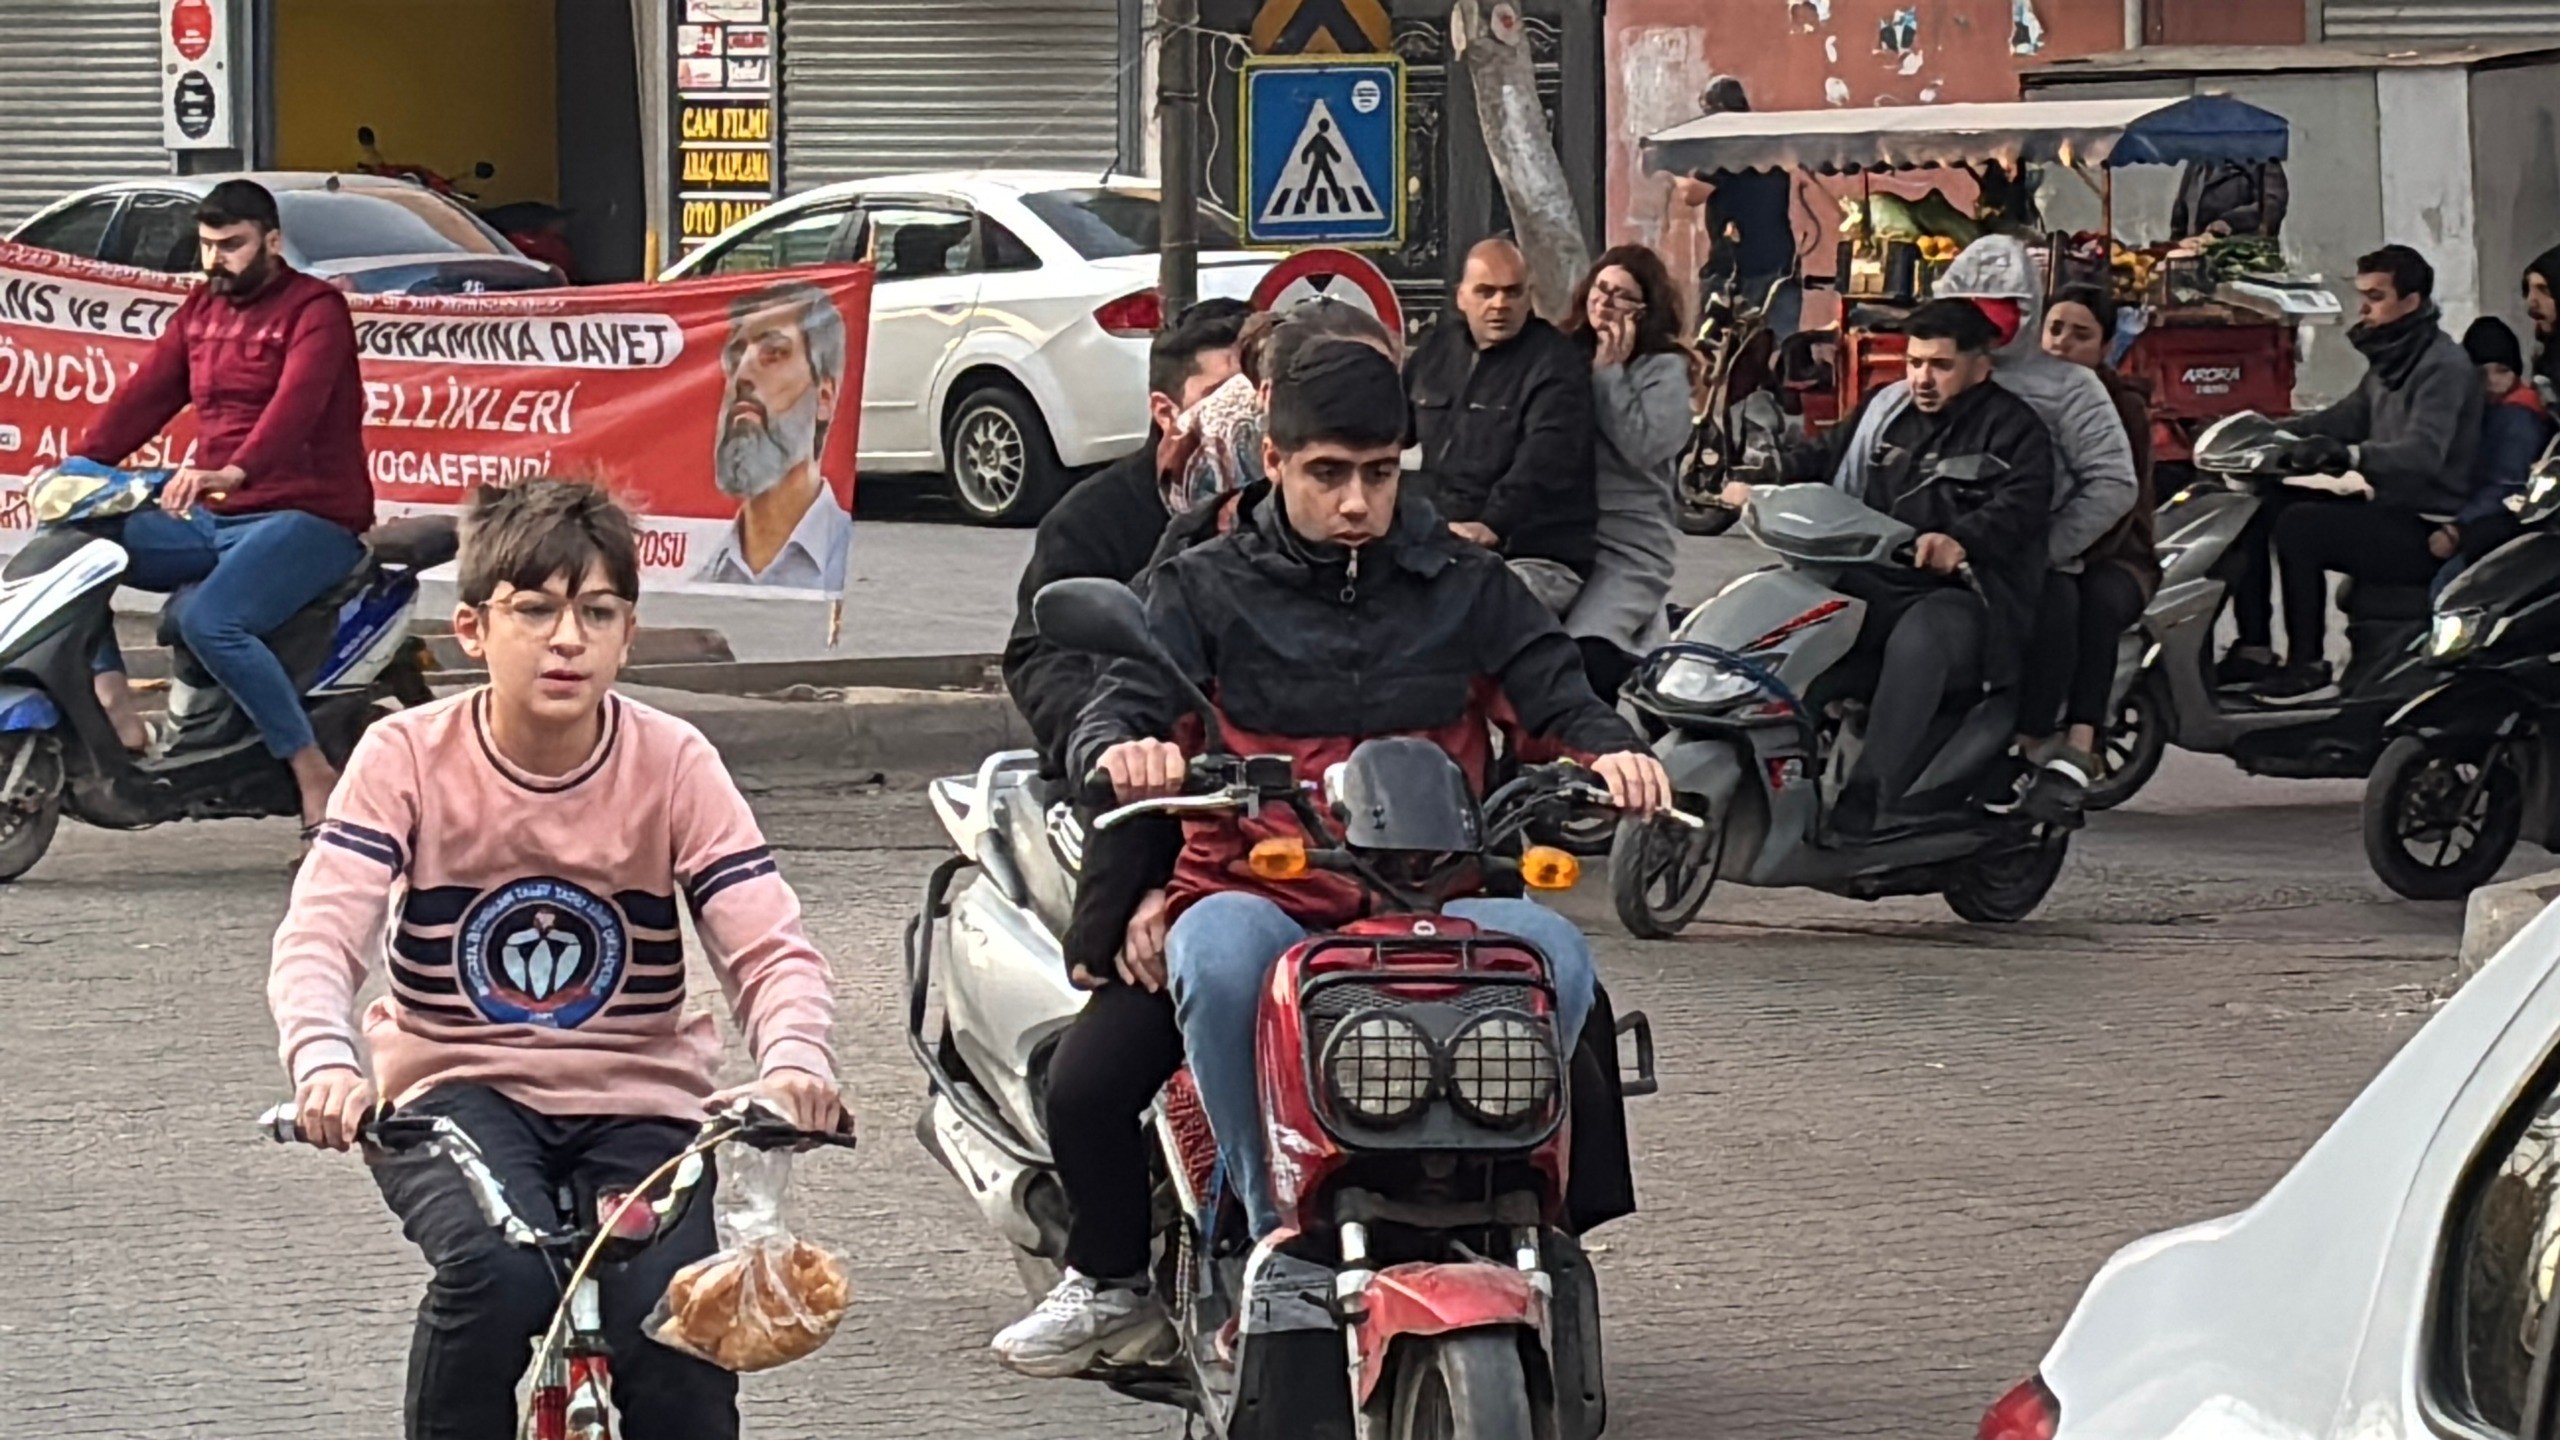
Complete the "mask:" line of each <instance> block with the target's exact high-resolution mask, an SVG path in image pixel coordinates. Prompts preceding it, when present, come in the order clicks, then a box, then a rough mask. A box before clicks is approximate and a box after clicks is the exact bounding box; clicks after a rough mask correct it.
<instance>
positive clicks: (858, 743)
mask: <svg viewBox="0 0 2560 1440" xmlns="http://www.w3.org/2000/svg"><path fill="white" fill-rule="evenodd" d="M621 688H622V690H623V692H624V693H625V694H627V695H629V696H630V697H631V698H632V699H634V700H638V701H640V702H641V703H643V704H646V705H653V706H656V707H657V708H659V709H661V710H664V711H667V712H668V713H669V714H673V715H680V716H682V717H683V718H684V719H686V720H688V721H690V722H692V724H693V725H694V726H695V727H696V728H697V729H699V730H701V731H702V733H703V734H704V736H706V737H707V738H708V739H709V740H710V741H711V743H712V745H713V746H714V747H715V748H717V749H718V750H719V752H720V757H721V758H722V759H723V760H725V761H727V762H728V765H729V770H730V773H732V774H734V775H735V776H737V778H738V783H739V784H740V785H741V786H744V787H746V788H748V789H767V788H772V787H774V786H779V785H786V784H808V783H811V782H813V781H829V780H833V781H845V782H855V781H861V780H866V779H869V778H871V777H872V776H874V775H945V774H948V775H957V774H962V773H965V772H968V771H973V770H975V769H977V767H978V763H979V762H980V761H981V760H984V759H985V758H986V757H987V755H988V754H989V753H991V752H993V751H997V750H1021V749H1028V748H1030V746H1031V731H1030V728H1029V727H1028V726H1027V725H1025V724H1024V723H1023V720H1022V716H1021V715H1020V713H1019V712H1017V711H1016V710H1015V709H1014V708H1013V702H1012V701H1011V700H1010V699H1008V698H1007V697H1005V696H1004V695H1002V694H989V693H985V692H969V691H936V690H899V689H888V688H865V689H853V690H846V691H842V692H840V693H836V694H830V695H828V696H827V697H826V698H821V699H810V700H798V701H780V700H756V699H749V698H747V697H744V696H737V695H711V694H703V693H700V692H697V691H689V690H669V689H663V688H660V687H657V686H650V685H626V686H623V687H621Z"/></svg>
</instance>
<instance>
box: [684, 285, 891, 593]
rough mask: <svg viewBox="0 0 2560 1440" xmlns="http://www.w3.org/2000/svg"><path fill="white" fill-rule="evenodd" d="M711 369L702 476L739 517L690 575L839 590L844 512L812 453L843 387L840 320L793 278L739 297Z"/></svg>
mask: <svg viewBox="0 0 2560 1440" xmlns="http://www.w3.org/2000/svg"><path fill="white" fill-rule="evenodd" d="M720 369H721V372H722V374H723V375H724V376H725V377H726V381H727V383H726V384H725V385H724V386H723V387H722V389H721V394H720V424H719V426H718V428H717V429H716V430H715V431H714V432H713V433H714V434H715V435H716V436H717V439H716V440H715V441H714V442H713V449H712V461H711V473H712V478H713V480H714V481H715V482H716V483H717V484H718V485H719V487H720V491H721V493H722V494H724V495H729V496H732V497H734V498H735V499H736V500H737V501H738V518H737V521H736V523H735V524H733V525H732V526H731V527H730V529H729V533H728V534H727V535H726V536H725V537H723V538H722V540H721V542H720V548H719V549H717V550H715V551H713V552H712V555H711V559H710V560H709V561H708V562H706V563H705V564H704V565H703V567H702V569H701V570H699V571H697V572H696V573H695V574H694V577H693V578H694V579H695V580H697V581H701V582H705V583H709V584H717V585H772V586H777V587H782V586H787V587H790V588H794V589H802V590H824V591H826V592H828V593H830V594H841V593H842V592H843V590H844V572H845V557H846V555H847V553H848V552H849V551H850V550H851V549H852V546H853V517H852V516H850V515H848V514H846V513H845V509H844V507H843V506H842V505H839V504H838V503H836V497H835V492H834V489H833V488H832V487H831V486H829V485H828V484H827V479H826V476H825V475H824V474H823V473H821V472H820V469H819V457H820V456H822V455H824V454H825V453H826V445H827V426H828V424H829V422H831V421H832V420H833V419H834V418H835V411H836V399H837V397H838V395H839V394H841V393H842V391H843V388H844V370H845V325H844V316H843V315H842V314H841V313H840V312H838V311H837V309H836V306H835V302H834V301H833V300H831V299H829V298H828V296H827V292H826V291H824V290H821V289H819V288H818V287H817V286H815V285H809V284H804V283H801V282H798V281H789V282H785V283H783V284H779V285H773V286H769V287H767V288H766V289H763V290H759V291H757V292H755V293H754V294H751V295H747V296H744V297H742V298H740V299H739V300H738V301H737V302H736V303H734V304H732V305H731V306H730V307H729V340H728V343H727V344H726V345H724V346H723V347H722V348H721V352H720Z"/></svg>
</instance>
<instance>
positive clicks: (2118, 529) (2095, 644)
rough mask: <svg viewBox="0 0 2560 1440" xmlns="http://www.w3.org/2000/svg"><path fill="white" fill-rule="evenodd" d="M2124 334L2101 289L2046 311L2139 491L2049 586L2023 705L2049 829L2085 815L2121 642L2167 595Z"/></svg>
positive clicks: (2048, 338) (2029, 754) (2037, 791)
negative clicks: (2085, 375)
mask: <svg viewBox="0 0 2560 1440" xmlns="http://www.w3.org/2000/svg"><path fill="white" fill-rule="evenodd" d="M2115 333H2116V306H2115V301H2114V300H2113V299H2111V298H2110V297H2109V296H2108V295H2107V292H2105V291H2104V290H2101V289H2099V288H2098V287H2097V286H2095V285H2070V286H2065V287H2064V288H2063V289H2062V290H2060V291H2058V292H2056V294H2055V295H2054V297H2053V303H2052V304H2051V305H2050V306H2048V307H2047V308H2046V310H2045V316H2044V337H2043V344H2044V352H2045V353H2046V354H2048V355H2051V356H2053V357H2055V358H2057V359H2060V360H2067V361H2069V362H2070V363H2072V364H2074V365H2079V366H2082V367H2085V368H2086V369H2088V370H2089V371H2091V372H2092V373H2094V374H2095V375H2096V376H2097V377H2098V379H2099V380H2100V381H2101V382H2103V383H2104V384H2105V385H2106V387H2107V397H2108V398H2109V399H2110V400H2112V401H2114V402H2115V407H2116V415H2117V418H2118V419H2120V420H2121V421H2123V423H2124V432H2125V438H2126V440H2127V441H2129V442H2130V443H2131V445H2132V447H2133V470H2134V478H2135V482H2136V487H2137V491H2136V494H2135V496H2134V502H2133V508H2132V509H2130V510H2127V511H2126V512H2125V513H2124V517H2123V518H2122V519H2120V520H2118V521H2116V523H2115V524H2114V525H2113V526H2112V527H2110V528H2109V529H2108V531H2107V533H2105V534H2104V535H2101V536H2099V537H2098V539H2097V541H2096V543H2094V544H2092V545H2090V546H2089V548H2088V549H2086V550H2083V551H2081V552H2080V557H2079V558H2080V568H2079V570H2078V571H2077V572H2076V573H2074V572H2069V571H2064V570H2059V569H2057V570H2054V571H2051V572H2049V573H2048V574H2047V575H2046V576H2045V582H2044V604H2043V606H2042V608H2041V609H2040V610H2039V611H2038V612H2037V616H2036V635H2035V640H2034V642H2033V644H2032V645H2031V646H2030V648H2029V650H2028V652H2027V668H2026V674H2025V679H2024V683H2023V684H2022V685H2021V686H2020V689H2019V697H2018V739H2019V751H2020V753H2021V754H2023V755H2025V756H2026V758H2027V761H2028V763H2030V764H2032V765H2034V766H2036V767H2037V768H2036V775H2035V779H2034V782H2033V783H2032V784H2030V785H2029V786H2028V789H2027V795H2026V802H2025V803H2026V806H2027V811H2028V813H2029V814H2031V815H2033V816H2035V818H2037V819H2039V820H2046V821H2056V820H2061V819H2064V818H2066V817H2067V816H2070V815H2074V814H2077V813H2078V812H2079V810H2080V807H2081V803H2082V802H2083V801H2084V800H2085V799H2086V798H2087V796H2088V792H2089V785H2090V783H2091V782H2092V781H2093V780H2094V779H2095V778H2096V777H2097V774H2098V761H2097V748H2098V735H2099V732H2100V730H2101V729H2103V728H2104V727H2105V725H2106V724H2107V721H2108V719H2109V717H2108V715H2107V702H2108V700H2110V699H2111V698H2113V689H2114V685H2115V670H2116V641H2117V638H2118V637H2120V636H2122V635H2123V634H2124V632H2125V631H2126V630H2128V629H2130V628H2132V626H2133V624H2134V623H2135V622H2136V621H2138V620H2140V619H2141V618H2142V610H2143V607H2144V606H2146V605H2149V604H2150V603H2151V597H2152V595H2153V594H2154V593H2155V592H2156V591H2158V590H2159V588H2160V560H2159V556H2158V555H2157V553H2156V552H2155V551H2154V550H2153V548H2152V525H2153V506H2154V504H2155V503H2156V502H2155V501H2154V498H2153V493H2152V484H2151V406H2150V402H2149V400H2148V399H2147V398H2146V397H2145V396H2144V395H2143V393H2142V389H2141V387H2139V386H2138V385H2136V384H2135V383H2134V382H2133V381H2131V380H2129V379H2127V378H2125V376H2124V375H2123V374H2121V373H2119V372H2118V371H2117V370H2116V368H2115V367H2114V366H2112V365H2110V364H2108V363H2107V346H2108V345H2109V343H2110V342H2112V341H2113V340H2114V338H2115ZM2057 716H2058V717H2060V720H2061V722H2062V726H2063V729H2062V730H2061V732H2060V733H2059V734H2057V733H2056V731H2055V728H2054V722H2055V719H2056V717H2057Z"/></svg>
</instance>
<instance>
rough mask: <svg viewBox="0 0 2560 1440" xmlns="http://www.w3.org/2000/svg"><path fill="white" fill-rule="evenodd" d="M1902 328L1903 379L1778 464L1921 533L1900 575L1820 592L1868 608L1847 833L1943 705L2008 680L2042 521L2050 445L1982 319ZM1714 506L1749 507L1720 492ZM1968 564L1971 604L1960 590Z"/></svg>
mask: <svg viewBox="0 0 2560 1440" xmlns="http://www.w3.org/2000/svg"><path fill="white" fill-rule="evenodd" d="M1902 333H1903V338H1904V341H1905V342H1906V346H1905V350H1904V371H1905V374H1906V377H1907V378H1905V379H1904V380H1902V381H1900V382H1898V383H1896V384H1893V385H1889V386H1886V387H1885V388H1884V389H1882V390H1879V391H1877V392H1876V393H1875V394H1874V395H1872V396H1869V397H1868V399H1867V400H1866V402H1865V403H1864V404H1862V405H1860V406H1859V407H1858V411H1857V413H1856V414H1855V415H1854V416H1852V417H1850V419H1849V420H1848V421H1846V422H1844V423H1842V424H1840V425H1837V426H1834V427H1833V428H1832V430H1831V432H1830V434H1829V435H1828V436H1827V437H1826V444H1825V445H1824V446H1822V447H1820V448H1816V449H1813V450H1811V451H1810V452H1799V453H1797V454H1791V455H1790V456H1789V457H1788V467H1787V468H1788V471H1789V473H1790V475H1792V476H1795V477H1798V478H1805V479H1811V478H1816V477H1817V476H1818V475H1821V474H1828V475H1829V476H1830V477H1831V483H1832V484H1833V485H1835V486H1837V487H1838V488H1840V489H1842V490H1845V491H1847V492H1848V493H1850V494H1852V495H1855V496H1858V497H1860V498H1861V499H1863V500H1865V501H1866V502H1867V504H1868V506H1869V507H1871V508H1873V509H1876V510H1881V511H1883V512H1884V513H1885V514H1888V515H1891V516H1892V517H1893V518H1895V519H1897V520H1900V521H1902V522H1903V523H1904V524H1906V525H1909V526H1911V527H1912V528H1913V529H1915V530H1917V531H1919V532H1920V538H1919V541H1918V542H1917V543H1916V544H1915V545H1914V547H1913V553H1912V562H1911V566H1910V568H1908V569H1890V568H1887V567H1885V566H1881V565H1867V566H1858V567H1853V568H1850V569H1847V570H1843V571H1842V572H1841V573H1840V576H1839V578H1838V579H1837V580H1836V581H1835V582H1834V584H1835V586H1836V587H1837V588H1838V589H1839V590H1840V591H1841V592H1842V593H1844V594H1847V595H1850V596H1853V597H1855V598H1857V599H1860V600H1863V601H1865V602H1866V603H1867V618H1866V622H1865V623H1864V624H1863V625H1861V626H1860V627H1859V629H1858V639H1857V648H1856V650H1855V651H1853V652H1852V653H1853V655H1861V656H1865V657H1871V658H1873V659H1875V660H1877V661H1878V662H1880V669H1879V671H1878V675H1877V679H1876V688H1875V698H1874V699H1873V700H1872V701H1871V702H1870V703H1869V705H1868V707H1867V735H1866V747H1865V748H1864V749H1863V750H1862V751H1860V752H1859V755H1858V763H1857V767H1856V769H1855V770H1854V771H1852V773H1851V775H1850V778H1849V786H1848V789H1847V790H1846V792H1845V793H1844V794H1843V795H1842V797H1841V802H1840V807H1839V810H1838V812H1837V814H1838V821H1837V823H1838V825H1839V828H1840V829H1841V830H1842V831H1843V832H1844V833H1846V834H1848V835H1851V836H1858V835H1862V834H1866V833H1872V832H1873V831H1874V829H1875V828H1876V826H1877V823H1878V821H1879V820H1881V819H1889V818H1892V817H1893V807H1894V805H1895V802H1897V801H1899V800H1900V799H1902V797H1903V793H1904V792H1905V791H1907V790H1909V789H1910V788H1911V782H1912V781H1914V780H1916V779H1918V778H1919V775H1920V767H1921V766H1922V765H1923V764H1924V763H1926V762H1927V760H1928V758H1929V756H1928V753H1927V751H1926V749H1925V743H1926V741H1927V739H1928V735H1929V723H1930V721H1931V720H1932V719H1933V718H1934V717H1935V716H1936V715H1937V713H1938V710H1939V708H1940V707H1941V706H1943V705H1945V704H1946V703H1947V701H1948V700H1949V699H1950V698H1951V697H1954V696H1958V695H1962V694H1966V693H1968V692H1972V693H1979V692H1980V691H1983V690H1986V689H1988V690H2003V689H2007V688H2009V687H2011V686H2014V685H2015V684H2017V682H2018V676H2019V671H2020V668H2021V665H2022V663H2023V660H2024V652H2025V649H2026V645H2027V641H2028V639H2029V638H2030V637H2031V636H2032V635H2033V634H2034V633H2035V613H2036V603H2037V597H2038V596H2040V595H2041V594H2042V593H2043V588H2044V573H2045V558H2046V557H2045V531H2046V529H2047V528H2048V527H2049V526H2050V525H2051V523H2052V513H2053V487H2054V460H2053V446H2052V441H2051V440H2050V438H2049V437H2048V435H2047V432H2046V430H2045V425H2044V421H2043V420H2041V419H2039V418H2038V417H2037V415H2036V412H2035V409H2034V407H2032V406H2030V405H2028V404H2027V402H2026V401H2024V400H2021V399H2019V398H2018V397H2017V396H2015V395H2012V394H2010V393H2009V392H2008V391H2006V390H2004V389H2002V388H2000V386H1999V384H1998V383H1996V382H1995V381H1994V380H1993V379H1992V378H1991V370H1992V351H1993V349H1994V347H1995V346H1996V345H1997V344H1998V343H1999V338H2000V332H1999V329H1998V327H1997V326H1995V325H1994V324H1993V323H1992V321H1991V318H1990V317H1989V316H1987V315H1985V314H1984V313H1983V312H1982V310H1981V308H1980V307H1978V306H1977V305H1975V304H1974V303H1973V302H1971V301H1969V300H1932V301H1930V302H1929V303H1928V304H1926V305H1923V306H1921V307H1920V308H1919V309H1917V310H1914V311H1912V312H1911V318H1910V319H1909V320H1908V321H1906V322H1904V326H1903V332H1902ZM1737 489H1739V490H1740V492H1741V493H1735V491H1736V490H1737ZM1726 498H1727V502H1728V503H1731V504H1737V505H1738V504H1740V503H1742V502H1743V501H1745V500H1748V499H1749V498H1750V496H1749V493H1748V489H1747V487H1728V492H1727V497H1726ZM1968 567H1969V568H1970V570H1971V573H1972V576H1973V579H1974V582H1975V584H1976V585H1978V586H1979V587H1980V593H1978V594H1977V593H1976V591H1975V589H1974V588H1973V587H1971V586H1967V585H1965V584H1963V583H1962V582H1961V581H1960V580H1959V579H1958V576H1959V573H1960V571H1961V570H1962V569H1964V568H1968Z"/></svg>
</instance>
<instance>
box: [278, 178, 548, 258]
mask: <svg viewBox="0 0 2560 1440" xmlns="http://www.w3.org/2000/svg"><path fill="white" fill-rule="evenodd" d="M276 211H277V213H278V214H279V215H280V216H282V218H283V220H284V233H285V238H287V239H289V240H291V241H292V242H293V248H294V249H295V250H297V251H300V252H301V254H302V258H303V259H304V260H305V261H308V262H310V263H312V264H326V263H328V262H329V261H332V260H361V259H367V258H370V257H372V256H376V255H506V254H508V253H510V252H509V251H508V249H507V247H506V242H504V241H502V240H500V239H498V238H497V236H495V235H494V234H492V233H490V232H489V231H488V230H486V229H484V228H482V227H481V225H480V222H479V221H477V220H474V219H473V218H471V212H469V211H467V210H465V209H463V208H462V207H461V206H459V205H456V204H454V203H453V202H452V201H450V200H447V199H445V198H444V197H443V196H440V195H434V194H430V193H429V192H427V191H425V190H419V189H414V188H408V187H402V188H398V189H377V188H373V187H370V186H368V187H366V188H364V189H361V190H358V189H352V188H350V189H346V190H338V191H329V190H287V191H284V192H282V193H280V194H278V195H277V196H276Z"/></svg>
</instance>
